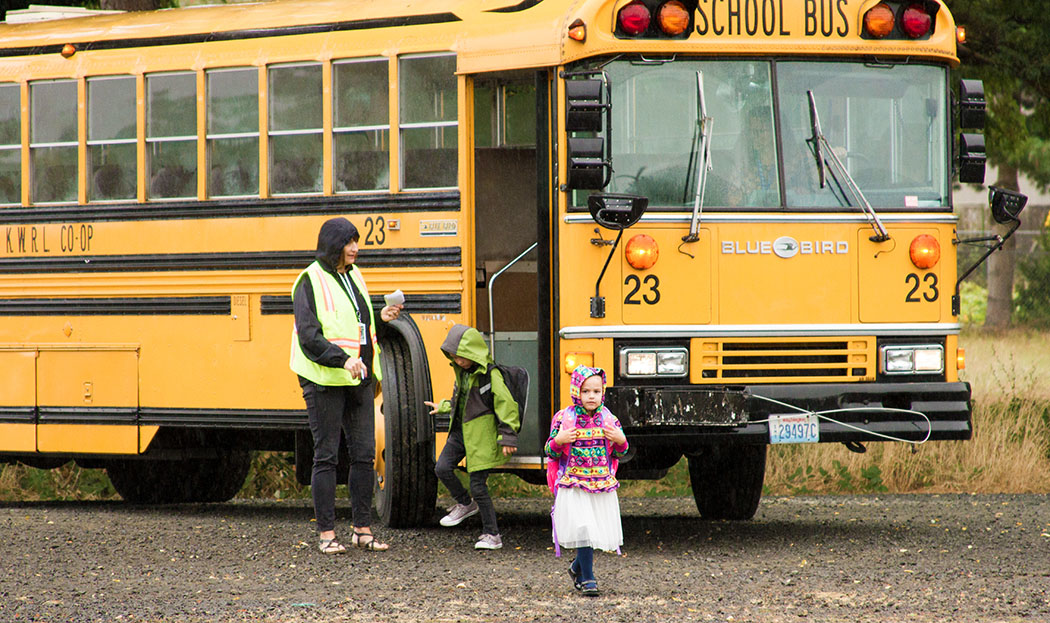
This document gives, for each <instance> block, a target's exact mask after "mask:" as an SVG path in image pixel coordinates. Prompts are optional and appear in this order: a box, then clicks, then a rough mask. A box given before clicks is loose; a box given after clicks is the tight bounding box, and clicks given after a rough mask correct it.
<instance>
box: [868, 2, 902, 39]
mask: <svg viewBox="0 0 1050 623" xmlns="http://www.w3.org/2000/svg"><path fill="white" fill-rule="evenodd" d="M895 21H896V20H895V19H894V17H893V9H891V8H890V7H889V5H888V4H886V3H885V2H880V3H879V4H876V5H875V6H873V7H872V8H871V9H869V10H868V12H867V13H865V14H864V30H865V31H866V32H867V33H868V34H869V35H871V36H872V37H874V38H875V39H882V38H883V37H885V36H886V35H888V34H890V33H891V32H892V31H893V25H894V22H895Z"/></svg>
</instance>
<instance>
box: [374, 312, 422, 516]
mask: <svg viewBox="0 0 1050 623" xmlns="http://www.w3.org/2000/svg"><path fill="white" fill-rule="evenodd" d="M395 322H398V321H395ZM420 343H421V342H420ZM382 349H383V350H382V351H381V357H382V362H381V365H382V367H383V381H382V388H383V398H382V403H381V404H382V406H381V407H380V412H379V413H377V414H376V417H382V418H383V425H382V427H377V437H378V432H379V430H378V429H380V428H381V429H382V433H383V439H382V443H379V441H380V440H379V439H377V440H376V441H377V446H381V447H382V453H383V456H382V459H383V460H382V461H381V462H380V464H381V465H383V471H382V473H381V474H378V475H379V476H381V477H382V481H381V482H377V487H376V496H375V502H376V511H377V512H378V513H379V517H380V519H381V520H382V521H383V523H384V524H385V525H387V526H390V527H392V528H408V527H418V526H423V525H426V524H427V523H428V522H429V521H430V520H431V519H432V517H433V515H434V505H435V504H436V503H437V476H436V475H435V474H434V433H433V427H432V426H430V425H424V426H421V425H419V422H420V421H424V422H426V423H427V424H429V423H430V418H429V415H428V412H427V411H422V410H424V409H426V405H424V404H423V401H424V400H427V399H428V398H429V396H430V376H429V373H428V372H427V373H426V374H423V372H424V371H425V370H421V369H418V368H416V366H424V368H425V366H426V361H425V360H420V359H419V358H417V357H413V356H412V349H411V348H410V347H409V345H408V343H407V341H406V340H403V339H400V338H398V337H395V338H393V339H390V340H386V341H384V343H383V344H382ZM420 416H422V417H420Z"/></svg>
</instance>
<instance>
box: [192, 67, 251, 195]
mask: <svg viewBox="0 0 1050 623" xmlns="http://www.w3.org/2000/svg"><path fill="white" fill-rule="evenodd" d="M205 84H206V88H207V103H206V109H207V115H208V119H207V140H208V166H209V167H210V170H209V171H208V195H209V196H210V197H244V196H252V195H258V194H259V70H258V69H256V68H255V67H235V68H229V69H211V70H208V71H207V72H206V80H205Z"/></svg>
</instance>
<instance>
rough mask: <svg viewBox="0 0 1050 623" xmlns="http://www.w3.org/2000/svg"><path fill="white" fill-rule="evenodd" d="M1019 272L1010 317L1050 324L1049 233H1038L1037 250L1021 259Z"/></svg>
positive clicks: (1039, 323)
mask: <svg viewBox="0 0 1050 623" xmlns="http://www.w3.org/2000/svg"><path fill="white" fill-rule="evenodd" d="M1017 269H1018V271H1019V272H1020V273H1021V279H1020V284H1019V287H1018V292H1017V295H1016V296H1015V297H1014V317H1015V320H1017V321H1018V322H1020V323H1022V324H1027V325H1030V326H1036V327H1050V232H1048V231H1043V233H1042V235H1040V236H1039V251H1037V252H1035V253H1034V254H1032V255H1029V256H1027V257H1023V258H1021V260H1020V261H1019V262H1018V263H1017Z"/></svg>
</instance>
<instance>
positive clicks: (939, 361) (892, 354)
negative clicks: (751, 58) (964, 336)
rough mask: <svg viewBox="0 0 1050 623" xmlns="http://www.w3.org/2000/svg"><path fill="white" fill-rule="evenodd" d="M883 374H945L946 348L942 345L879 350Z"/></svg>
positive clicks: (895, 346) (891, 347)
mask: <svg viewBox="0 0 1050 623" xmlns="http://www.w3.org/2000/svg"><path fill="white" fill-rule="evenodd" d="M879 369H880V372H882V373H883V374H937V373H940V372H944V347H943V346H941V345H940V344H919V345H908V346H899V345H896V344H895V345H892V346H883V347H882V348H881V349H879Z"/></svg>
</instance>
